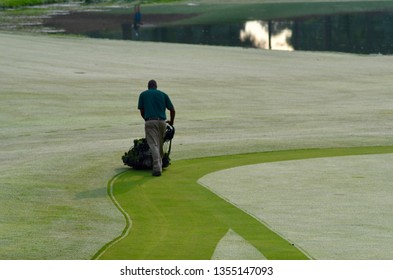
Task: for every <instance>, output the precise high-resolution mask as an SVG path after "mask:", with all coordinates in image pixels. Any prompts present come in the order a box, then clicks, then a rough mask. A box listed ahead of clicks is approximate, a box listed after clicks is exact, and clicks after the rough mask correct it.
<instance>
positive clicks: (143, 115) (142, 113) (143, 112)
mask: <svg viewBox="0 0 393 280" xmlns="http://www.w3.org/2000/svg"><path fill="white" fill-rule="evenodd" d="M139 111H140V112H141V117H142V119H145V110H144V109H143V108H142V109H139Z"/></svg>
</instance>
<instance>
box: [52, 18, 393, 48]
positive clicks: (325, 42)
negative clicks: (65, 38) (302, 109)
mask: <svg viewBox="0 0 393 280" xmlns="http://www.w3.org/2000/svg"><path fill="white" fill-rule="evenodd" d="M49 25H50V23H49ZM97 26H100V25H97ZM57 27H58V28H59V26H57ZM64 30H65V32H68V33H79V34H83V35H85V36H89V37H94V38H110V39H124V40H140V41H153V42H171V43H185V44H204V45H218V46H237V47H254V48H264V49H273V50H290V51H293V50H306V51H333V52H347V53H359V54H387V55H390V54H393V12H370V13H352V14H338V15H324V16H310V17H305V18H293V19H283V20H270V21H262V20H252V21H247V22H240V23H234V24H216V25H185V26H168V27H155V26H152V25H148V24H147V25H142V26H141V27H140V28H138V29H137V30H136V29H134V28H133V25H132V23H131V22H130V21H129V20H123V22H119V23H118V24H117V25H115V26H111V27H110V28H108V27H105V28H101V29H100V28H96V29H95V30H85V31H83V32H77V31H68V30H67V28H66V27H64Z"/></svg>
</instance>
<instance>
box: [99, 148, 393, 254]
mask: <svg viewBox="0 0 393 280" xmlns="http://www.w3.org/2000/svg"><path fill="white" fill-rule="evenodd" d="M384 153H393V146H387V147H356V148H332V149H309V150H289V151H275V152H263V153H253V154H240V155H228V156H219V157H208V158H197V159H189V160H179V161H176V162H174V163H173V164H172V165H171V167H170V168H169V169H168V170H167V171H165V172H164V174H163V176H161V177H157V178H156V177H152V176H151V173H150V172H149V171H136V170H132V169H131V170H128V171H126V172H123V173H121V174H119V175H117V176H116V177H115V178H113V179H112V180H111V181H110V182H109V184H108V193H109V195H110V196H111V197H112V199H113V201H114V203H115V205H116V206H117V207H118V208H119V210H120V211H121V212H122V213H123V215H124V216H125V218H126V227H125V229H124V231H123V233H122V234H121V235H120V236H119V237H117V238H116V239H114V240H113V241H111V242H109V243H108V244H106V245H105V246H104V247H103V248H101V250H99V251H98V252H97V253H96V255H95V256H94V257H93V259H116V260H120V259H129V260H130V259H142V260H197V259H199V260H208V259H210V258H211V256H212V254H213V252H214V250H215V247H216V245H217V244H218V242H219V240H220V239H221V238H222V237H223V236H224V235H225V233H226V232H227V231H228V229H232V230H234V231H235V232H236V233H237V234H239V235H241V236H242V237H243V238H244V239H245V240H247V241H248V242H250V243H251V244H252V245H253V246H254V247H255V248H257V249H258V250H259V251H260V252H261V253H262V254H263V255H264V256H265V257H266V258H267V259H277V260H279V259H284V260H291V259H309V258H310V257H309V256H307V254H306V253H305V252H303V251H302V250H301V248H298V247H297V246H296V244H291V242H289V241H287V240H285V239H284V238H282V237H281V236H279V235H278V234H276V233H275V232H273V231H272V230H270V229H269V228H268V227H267V226H266V225H265V224H264V223H263V221H260V220H257V219H256V218H254V217H252V216H251V215H249V214H248V213H246V212H244V211H242V210H241V209H239V208H237V207H235V206H234V205H232V204H231V203H229V202H227V201H225V200H224V199H222V198H220V197H219V196H217V195H216V194H214V193H212V192H211V191H209V190H208V189H206V188H204V187H202V186H200V185H199V184H198V183H197V180H198V179H199V178H201V177H203V176H204V175H206V174H208V173H212V172H215V171H218V170H222V169H227V168H232V167H236V166H241V165H249V164H257V163H265V162H276V161H288V160H297V159H309V158H319V157H336V156H349V155H365V154H384ZM131 221H132V225H131ZM130 229H131V230H130Z"/></svg>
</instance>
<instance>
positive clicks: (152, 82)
mask: <svg viewBox="0 0 393 280" xmlns="http://www.w3.org/2000/svg"><path fill="white" fill-rule="evenodd" d="M147 88H148V89H156V88H157V82H156V81H155V80H150V81H149V83H148V84H147Z"/></svg>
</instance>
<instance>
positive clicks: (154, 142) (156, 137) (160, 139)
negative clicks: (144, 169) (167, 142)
mask: <svg viewBox="0 0 393 280" xmlns="http://www.w3.org/2000/svg"><path fill="white" fill-rule="evenodd" d="M165 130H166V122H165V121H160V120H150V121H146V122H145V133H146V141H147V144H148V145H149V148H150V150H151V155H152V157H153V172H162V158H163V156H164V150H163V143H164V136H165Z"/></svg>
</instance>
